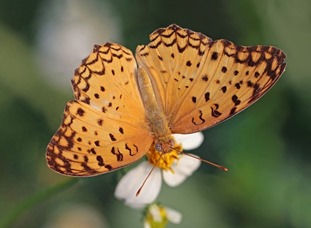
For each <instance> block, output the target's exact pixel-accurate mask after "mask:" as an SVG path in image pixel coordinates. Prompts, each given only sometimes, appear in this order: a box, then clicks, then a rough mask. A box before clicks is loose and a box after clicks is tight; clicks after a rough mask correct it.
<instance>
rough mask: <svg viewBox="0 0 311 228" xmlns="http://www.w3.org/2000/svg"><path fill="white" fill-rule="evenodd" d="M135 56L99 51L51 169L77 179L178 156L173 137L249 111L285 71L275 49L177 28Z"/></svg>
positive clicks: (79, 72) (82, 79)
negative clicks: (153, 156) (157, 155)
mask: <svg viewBox="0 0 311 228" xmlns="http://www.w3.org/2000/svg"><path fill="white" fill-rule="evenodd" d="M150 40H151V41H150V43H149V44H148V45H141V46H138V47H137V49H136V59H135V58H134V55H133V54H132V52H131V51H130V50H129V49H127V48H125V47H123V46H121V45H119V44H114V43H106V44H103V45H95V47H94V49H93V52H92V53H91V54H90V55H89V56H88V57H87V58H85V59H84V60H83V61H82V64H81V65H80V67H79V68H78V69H76V71H75V75H74V77H73V79H72V85H73V90H74V95H75V99H74V100H72V101H70V102H68V103H67V105H66V108H65V111H64V116H63V122H62V124H61V126H60V127H59V129H58V131H57V132H56V134H55V135H54V136H53V138H52V139H51V141H50V143H49V145H48V147H47V154H46V158H47V163H48V166H49V167H50V168H51V169H53V170H55V171H56V172H58V173H61V174H64V175H70V176H93V175H98V174H102V173H106V172H110V171H113V170H116V169H119V168H121V167H123V166H126V165H129V164H131V163H133V162H135V161H137V160H138V159H140V158H141V157H142V156H144V155H145V154H146V153H147V152H148V151H149V150H150V148H151V147H152V146H153V147H154V149H155V150H156V151H158V152H162V153H168V152H170V151H171V150H172V149H174V147H175V146H176V145H175V142H174V138H173V137H172V133H173V134H174V133H179V134H186V133H193V132H197V131H202V130H204V129H207V128H210V127H212V126H214V125H216V124H218V123H220V122H222V121H224V120H226V119H228V118H230V117H232V116H234V115H236V114H237V113H239V112H241V111H242V110H244V109H245V108H247V107H249V106H250V105H251V104H253V103H254V102H255V101H257V100H258V99H259V98H260V97H261V96H262V95H263V94H265V93H266V92H267V91H268V90H269V89H270V88H271V87H272V86H273V85H274V84H275V83H276V81H277V80H278V79H279V78H280V76H281V74H282V73H283V71H284V69H285V65H286V63H285V57H286V56H285V54H284V53H283V52H282V51H281V50H280V49H277V48H275V47H272V46H260V45H258V46H249V47H246V46H239V45H236V44H234V43H232V42H230V41H227V40H215V41H213V40H212V39H210V38H209V37H207V36H205V35H203V34H201V33H198V32H193V31H191V30H188V29H184V28H181V27H179V26H177V25H170V26H168V27H167V28H161V29H157V30H156V31H154V32H153V33H152V34H151V35H150Z"/></svg>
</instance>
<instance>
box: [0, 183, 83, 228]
mask: <svg viewBox="0 0 311 228" xmlns="http://www.w3.org/2000/svg"><path fill="white" fill-rule="evenodd" d="M78 181H79V179H78V178H70V179H69V180H66V181H64V182H62V183H60V184H57V185H54V186H52V187H50V188H48V189H45V190H43V191H41V192H38V193H37V194H35V195H33V196H31V197H29V198H27V199H25V200H24V201H23V202H21V203H20V204H19V205H17V206H16V207H15V208H13V210H11V211H10V212H9V213H8V214H7V215H6V216H5V217H4V219H3V220H2V221H0V227H1V228H2V227H9V226H10V225H11V224H12V223H13V222H14V221H16V219H17V218H18V217H19V216H21V215H22V214H23V213H24V212H25V211H27V210H28V209H30V208H32V207H34V206H35V205H36V204H37V203H40V202H42V201H44V200H46V199H49V198H51V197H53V196H55V195H57V194H58V193H60V192H63V191H65V190H66V189H68V188H70V187H72V186H73V185H75V184H76V183H78Z"/></svg>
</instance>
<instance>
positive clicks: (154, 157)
mask: <svg viewBox="0 0 311 228" xmlns="http://www.w3.org/2000/svg"><path fill="white" fill-rule="evenodd" d="M181 151H182V146H181V145H180V144H178V145H176V146H175V147H174V148H173V150H172V151H171V152H169V153H160V152H158V151H156V150H155V146H154V144H152V146H151V147H150V150H149V151H148V153H147V154H146V156H147V159H148V161H149V162H150V163H151V164H153V165H155V166H157V167H159V168H161V169H163V170H170V171H172V172H173V170H172V169H171V166H172V164H173V163H174V161H175V160H178V159H179V156H178V155H179V153H180V152H181Z"/></svg>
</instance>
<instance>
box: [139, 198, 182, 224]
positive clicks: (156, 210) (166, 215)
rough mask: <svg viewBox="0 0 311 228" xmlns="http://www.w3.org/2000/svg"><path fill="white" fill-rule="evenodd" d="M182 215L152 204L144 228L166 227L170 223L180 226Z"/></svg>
mask: <svg viewBox="0 0 311 228" xmlns="http://www.w3.org/2000/svg"><path fill="white" fill-rule="evenodd" d="M181 219H182V215H181V213H179V212H178V211H176V210H173V209H171V208H168V207H163V206H161V205H157V204H152V205H150V206H149V207H148V210H147V213H146V216H145V221H144V228H154V227H165V226H166V224H167V223H168V222H171V223H175V224H178V223H180V222H181Z"/></svg>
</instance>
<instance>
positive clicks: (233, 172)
mask: <svg viewBox="0 0 311 228" xmlns="http://www.w3.org/2000/svg"><path fill="white" fill-rule="evenodd" d="M171 23H176V24H178V25H180V26H182V27H186V28H190V29H191V30H194V31H200V32H202V33H204V34H206V35H208V36H209V37H211V38H212V39H219V38H226V39H228V40H231V41H233V42H235V43H237V44H243V45H255V44H263V45H274V46H277V47H279V48H281V49H282V50H284V52H285V53H286V54H287V56H288V58H287V69H286V72H285V73H284V75H283V77H282V78H281V80H280V81H279V82H278V83H277V84H276V85H275V86H274V88H273V89H272V90H271V91H270V92H268V94H267V95H265V96H264V97H263V98H262V99H261V100H260V101H258V102H257V103H256V104H255V105H253V106H252V107H251V108H249V109H247V110H246V111H244V112H242V113H241V114H239V115H238V116H236V117H234V118H233V119H230V120H229V121H226V122H225V123H223V124H221V125H218V126H217V127H215V128H213V129H210V130H207V131H205V132H204V134H205V141H204V144H203V146H201V147H200V148H199V149H197V150H196V151H195V152H194V153H196V154H198V155H199V156H201V157H203V158H205V159H210V160H211V161H215V162H217V163H220V164H222V165H224V166H226V167H228V168H229V172H222V171H220V170H218V169H215V168H214V167H210V166H209V165H205V164H203V165H202V166H201V167H200V169H199V171H198V172H196V173H195V174H194V175H193V176H192V177H191V178H189V179H188V180H187V181H186V182H185V183H184V184H182V185H181V186H179V187H177V188H169V187H166V186H164V187H163V188H162V191H161V194H160V196H159V201H160V202H162V203H163V204H165V205H166V206H169V207H171V208H174V209H176V210H178V211H180V212H181V213H182V214H183V220H182V223H181V224H179V227H191V226H195V227H218V228H222V227H223V228H225V227H311V194H310V193H311V182H310V177H311V166H310V161H311V159H310V157H311V156H310V148H311V124H310V117H311V108H310V107H311V105H310V104H311V89H310V84H311V83H310V82H311V76H310V70H309V68H310V63H309V62H310V54H309V53H310V52H311V48H310V40H311V1H310V0H297V1H293V0H263V1H257V0H240V1H225V0H220V1H216V0H214V1H211V0H209V1H207V0H178V1H177V0H171V1H165V0H133V1H126V0H110V1H109V0H107V1H99V0H98V1H95V0H90V1H83V0H71V1H70V0H55V1H52V0H42V1H39V0H29V1H18V0H10V1H4V0H0V41H1V42H0V122H1V126H0V132H1V137H0V224H2V225H4V224H5V223H6V224H8V222H9V220H11V224H10V227H48V228H50V227H76V228H77V227H113V228H114V227H116V228H118V227H142V213H141V212H140V211H137V210H133V209H131V208H128V207H126V206H124V205H123V203H122V202H121V201H118V200H116V199H115V198H114V196H113V192H114V187H115V184H116V176H117V173H111V174H107V175H101V176H98V177H93V178H84V179H83V178H82V179H74V178H69V177H63V176H61V175H58V174H56V173H54V172H52V171H51V170H49V169H48V168H47V166H46V163H45V148H46V145H47V143H48V142H49V140H50V138H51V136H52V135H53V134H54V132H55V131H56V129H57V128H58V126H59V124H60V121H61V117H62V113H63V108H64V105H65V103H66V101H68V100H69V99H71V98H72V97H73V95H72V92H71V86H70V85H71V84H70V78H71V77H72V75H73V71H74V69H75V68H76V67H78V65H79V64H80V62H81V59H83V58H84V57H86V56H87V54H88V53H89V52H90V51H91V50H92V47H93V44H95V43H99V44H100V43H104V42H106V41H110V42H118V43H121V44H123V45H124V46H127V47H129V48H131V49H132V50H133V51H134V50H135V47H136V45H138V44H146V43H147V42H148V35H149V34H150V33H151V32H152V31H153V30H155V29H156V28H158V27H166V26H168V25H169V24H171ZM72 179H73V180H72ZM62 183H65V185H68V186H70V187H59V184H62ZM53 186H56V189H54V190H53ZM50 188H52V190H51V192H44V191H45V190H46V189H50ZM59 188H61V189H62V190H59ZM42 191H43V195H42V193H40V192H42ZM53 191H54V193H53ZM57 191H59V192H58V194H55V192H57ZM38 194H39V198H40V197H41V198H45V197H46V196H49V195H50V196H51V197H49V198H48V199H46V200H42V201H41V202H39V203H36V204H34V205H33V206H32V207H27V206H29V205H32V204H33V203H34V202H35V201H36V200H38V199H39V198H38ZM40 194H41V195H40ZM25 208H27V210H25V211H23V210H24V209H25ZM22 211H23V213H20V212H22ZM17 215H19V216H17ZM170 227H176V225H172V224H170Z"/></svg>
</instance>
